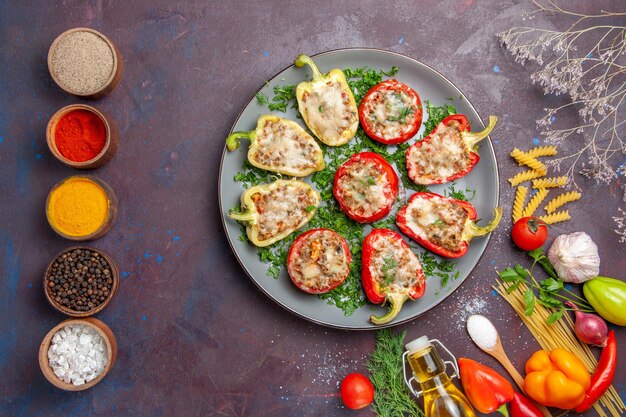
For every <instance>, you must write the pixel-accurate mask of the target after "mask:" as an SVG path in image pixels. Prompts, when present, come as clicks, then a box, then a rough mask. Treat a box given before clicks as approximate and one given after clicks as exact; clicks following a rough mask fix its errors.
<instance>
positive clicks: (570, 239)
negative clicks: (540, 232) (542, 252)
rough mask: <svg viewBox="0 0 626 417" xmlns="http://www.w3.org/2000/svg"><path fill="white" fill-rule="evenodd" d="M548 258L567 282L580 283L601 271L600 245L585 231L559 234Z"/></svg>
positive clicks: (560, 276)
mask: <svg viewBox="0 0 626 417" xmlns="http://www.w3.org/2000/svg"><path fill="white" fill-rule="evenodd" d="M548 259H550V262H552V265H554V269H556V273H557V275H558V276H559V278H561V279H562V280H563V281H565V282H573V283H576V284H578V283H581V282H585V281H587V280H590V279H591V278H595V277H597V276H598V274H599V273H600V256H599V255H598V246H596V244H595V243H594V242H593V240H591V238H590V237H589V235H587V234H586V233H585V232H576V233H572V234H569V235H560V236H558V237H557V238H556V239H555V240H554V243H553V244H552V246H551V247H550V250H549V251H548Z"/></svg>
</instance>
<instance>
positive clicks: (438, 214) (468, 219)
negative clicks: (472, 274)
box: [396, 192, 502, 258]
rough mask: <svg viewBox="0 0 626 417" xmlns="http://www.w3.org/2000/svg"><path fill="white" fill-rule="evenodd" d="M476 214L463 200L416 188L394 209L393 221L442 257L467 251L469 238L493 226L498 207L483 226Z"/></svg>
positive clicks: (498, 210)
mask: <svg viewBox="0 0 626 417" xmlns="http://www.w3.org/2000/svg"><path fill="white" fill-rule="evenodd" d="M476 218H477V214H476V208H474V206H473V205H471V204H470V203H468V202H467V201H463V200H456V199H454V198H450V197H444V196H442V195H439V194H434V193H427V192H419V193H415V194H413V195H412V196H411V198H410V199H409V202H408V204H407V205H406V206H404V207H402V208H401V209H400V210H399V211H398V214H397V216H396V224H397V225H398V227H399V228H400V230H401V231H402V232H403V233H404V234H405V235H407V236H409V237H410V238H411V239H413V240H414V241H416V242H417V243H419V244H420V245H422V246H423V247H425V248H426V249H428V250H429V251H431V252H433V253H436V254H438V255H441V256H444V257H446V258H459V257H461V256H463V255H465V254H466V253H467V250H468V248H469V242H470V240H472V238H474V237H476V236H482V235H486V234H487V233H489V232H491V231H493V230H494V229H495V228H496V226H497V225H498V223H499V222H500V219H501V218H502V209H500V208H499V207H496V208H495V209H494V218H493V220H491V222H489V223H488V224H487V225H486V226H478V225H477V224H476V223H475V220H476Z"/></svg>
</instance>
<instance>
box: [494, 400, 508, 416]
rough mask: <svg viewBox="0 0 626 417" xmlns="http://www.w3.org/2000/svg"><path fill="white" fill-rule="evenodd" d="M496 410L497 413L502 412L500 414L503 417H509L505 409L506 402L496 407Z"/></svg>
mask: <svg viewBox="0 0 626 417" xmlns="http://www.w3.org/2000/svg"><path fill="white" fill-rule="evenodd" d="M496 411H497V412H499V413H502V415H503V416H504V417H509V410H507V409H506V403H504V404H502V405H501V406H500V407H498V409H497V410H496Z"/></svg>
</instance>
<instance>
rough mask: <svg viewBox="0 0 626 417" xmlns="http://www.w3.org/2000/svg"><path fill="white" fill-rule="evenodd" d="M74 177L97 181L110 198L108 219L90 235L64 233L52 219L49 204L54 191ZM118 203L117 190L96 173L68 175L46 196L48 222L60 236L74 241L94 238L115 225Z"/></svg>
mask: <svg viewBox="0 0 626 417" xmlns="http://www.w3.org/2000/svg"><path fill="white" fill-rule="evenodd" d="M73 178H84V179H87V180H89V181H92V182H94V183H96V184H97V185H98V186H99V187H100V188H102V190H104V192H105V194H106V197H107V199H108V202H109V209H108V210H107V217H106V219H105V220H104V222H103V223H102V225H100V227H99V228H98V229H96V230H95V231H93V232H92V233H90V234H88V235H82V236H73V235H68V234H66V233H64V232H63V231H61V230H59V229H57V228H56V227H55V226H54V224H53V223H52V221H51V219H50V210H49V206H50V197H51V196H52V193H53V192H54V191H55V190H56V189H57V188H59V187H60V186H61V185H63V184H64V183H65V182H66V181H69V180H71V179H73ZM117 204H118V201H117V195H116V194H115V191H113V188H111V186H110V185H109V184H108V183H107V182H106V181H104V180H102V179H100V178H98V177H96V176H94V175H82V174H77V175H70V176H68V177H65V178H63V179H62V180H60V181H59V182H57V183H56V184H54V186H52V188H51V189H50V192H48V197H47V198H46V219H47V220H48V224H49V225H50V227H51V228H52V230H54V231H55V232H56V233H57V234H58V235H59V236H61V237H64V238H65V239H68V240H74V241H86V240H94V239H97V238H99V237H102V236H104V235H105V234H106V233H107V232H108V231H109V230H110V229H111V227H112V226H113V223H114V222H115V220H116V219H117Z"/></svg>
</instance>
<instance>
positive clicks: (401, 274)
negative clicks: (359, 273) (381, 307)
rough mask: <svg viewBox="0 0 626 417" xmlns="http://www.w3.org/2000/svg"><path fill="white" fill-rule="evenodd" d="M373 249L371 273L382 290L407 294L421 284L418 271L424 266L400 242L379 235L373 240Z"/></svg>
mask: <svg viewBox="0 0 626 417" xmlns="http://www.w3.org/2000/svg"><path fill="white" fill-rule="evenodd" d="M372 249H373V251H374V252H373V256H372V262H371V264H370V267H369V268H370V273H371V274H372V277H374V278H375V279H376V280H377V281H378V283H379V285H380V286H381V288H389V290H390V291H391V292H406V291H408V290H410V289H411V288H414V287H415V286H416V285H417V284H418V283H419V282H418V281H419V277H418V274H417V271H420V270H421V268H422V266H421V264H420V262H419V260H418V259H417V256H416V255H415V254H414V253H413V252H412V251H411V249H410V248H409V247H408V246H406V245H403V244H402V242H401V241H400V240H398V239H393V238H392V237H390V236H384V235H379V236H376V238H374V239H373V240H372Z"/></svg>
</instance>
